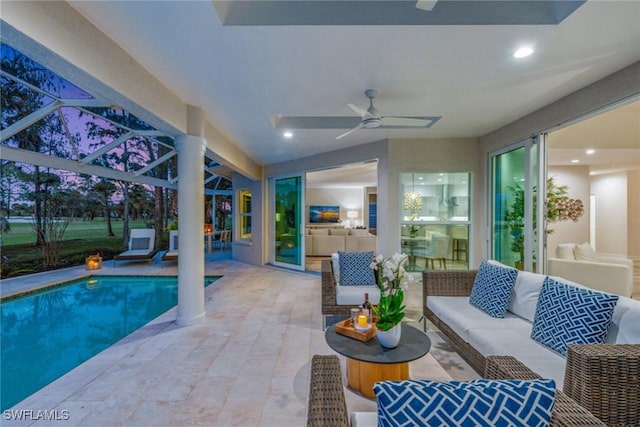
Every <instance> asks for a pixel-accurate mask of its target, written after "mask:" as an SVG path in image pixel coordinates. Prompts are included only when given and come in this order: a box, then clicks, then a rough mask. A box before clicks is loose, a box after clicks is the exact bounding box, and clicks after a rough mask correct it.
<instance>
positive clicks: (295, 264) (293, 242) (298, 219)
mask: <svg viewBox="0 0 640 427" xmlns="http://www.w3.org/2000/svg"><path fill="white" fill-rule="evenodd" d="M272 183H273V185H272V191H271V194H272V195H273V199H272V206H273V210H272V212H273V215H272V218H273V223H272V226H273V228H272V230H273V232H272V233H271V236H272V237H273V239H272V244H271V248H272V251H271V253H272V257H271V258H272V263H273V264H275V265H280V266H284V267H288V268H293V269H296V270H304V239H303V237H304V236H303V234H302V231H303V230H304V218H303V213H304V209H303V206H304V205H303V201H304V175H295V176H289V177H283V178H274V179H273V181H272Z"/></svg>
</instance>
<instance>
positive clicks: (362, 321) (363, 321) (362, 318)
mask: <svg viewBox="0 0 640 427" xmlns="http://www.w3.org/2000/svg"><path fill="white" fill-rule="evenodd" d="M368 320H369V319H368V318H367V315H366V314H359V315H358V326H360V327H362V328H366V327H367V323H368Z"/></svg>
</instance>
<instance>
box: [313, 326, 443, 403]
mask: <svg viewBox="0 0 640 427" xmlns="http://www.w3.org/2000/svg"><path fill="white" fill-rule="evenodd" d="M324 337H325V339H326V340H327V344H329V347H331V348H332V349H333V350H335V351H336V352H338V353H340V354H341V355H343V356H345V357H346V358H347V383H348V385H349V387H350V388H351V389H353V390H356V391H359V392H360V393H362V395H364V396H366V397H369V398H371V399H374V398H375V394H374V393H373V385H374V384H375V383H376V382H378V381H388V380H408V379H409V362H411V361H412V360H416V359H419V358H421V357H422V356H424V355H425V354H427V353H428V352H429V349H430V348H431V340H430V339H429V337H428V336H427V335H426V334H425V333H424V332H422V331H421V330H419V329H417V328H414V327H412V326H409V325H406V324H402V337H401V338H400V343H399V344H398V346H397V347H396V348H391V349H389V348H384V347H382V346H381V345H380V344H379V343H378V340H377V339H376V338H373V339H371V340H369V341H367V342H362V341H358V340H356V339H353V338H349V337H347V336H344V335H340V334H338V333H337V332H336V328H335V326H331V327H329V328H327V330H326V331H325V333H324Z"/></svg>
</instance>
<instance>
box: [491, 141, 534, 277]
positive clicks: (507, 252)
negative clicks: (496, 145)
mask: <svg viewBox="0 0 640 427" xmlns="http://www.w3.org/2000/svg"><path fill="white" fill-rule="evenodd" d="M543 143H544V138H543V136H541V137H536V138H530V139H527V140H525V141H522V142H519V143H517V144H514V145H512V146H509V147H507V148H505V149H503V150H499V151H496V152H493V153H491V154H490V170H491V182H490V188H491V189H492V194H491V200H492V203H491V215H490V218H491V239H490V245H491V247H490V251H489V253H490V254H491V257H492V258H493V259H495V260H497V261H500V262H502V263H503V264H506V265H510V266H513V267H516V268H518V269H520V270H527V271H536V270H541V266H542V263H538V262H537V261H538V259H540V260H542V259H544V244H545V243H546V242H545V239H544V238H543V239H540V238H539V235H542V236H544V235H545V233H544V232H541V233H539V232H538V230H544V229H545V227H546V224H545V223H544V221H545V217H544V215H543V212H544V209H543V207H544V203H545V200H544V198H545V194H544V193H545V192H544V191H543V192H541V194H540V195H539V194H538V191H537V189H538V188H546V184H545V179H544V175H545V171H544V169H545V168H544V167H541V165H544V164H545V163H544V157H543V155H544V150H543V149H542V147H541V146H542V145H543Z"/></svg>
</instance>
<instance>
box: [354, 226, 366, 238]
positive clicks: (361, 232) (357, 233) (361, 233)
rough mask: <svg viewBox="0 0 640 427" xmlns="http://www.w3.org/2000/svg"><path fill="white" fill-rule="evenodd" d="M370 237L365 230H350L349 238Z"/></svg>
mask: <svg viewBox="0 0 640 427" xmlns="http://www.w3.org/2000/svg"><path fill="white" fill-rule="evenodd" d="M368 235H369V231H368V230H365V229H361V228H352V229H351V230H349V236H361V237H364V236H368Z"/></svg>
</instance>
